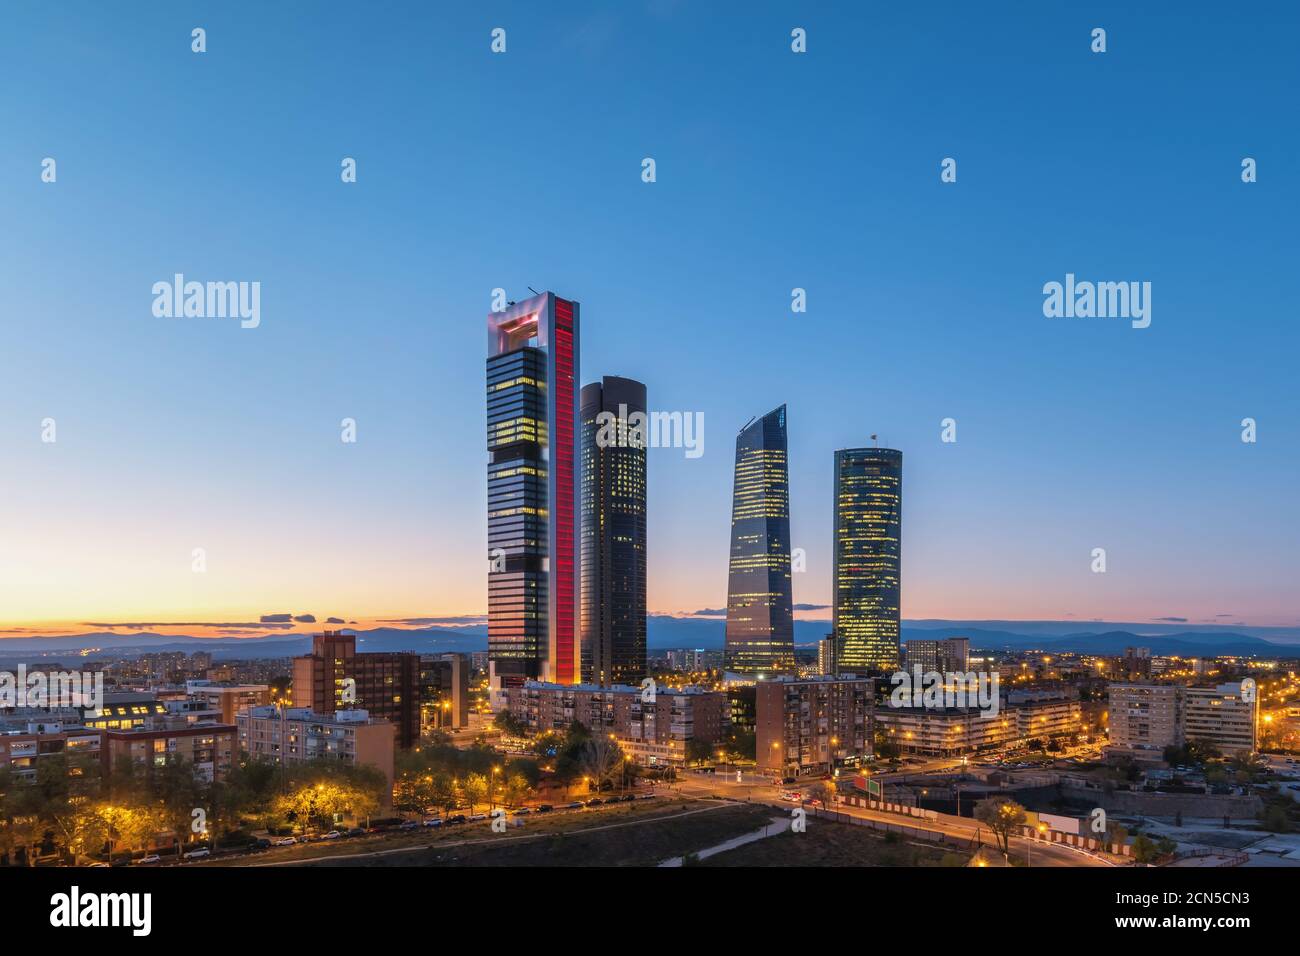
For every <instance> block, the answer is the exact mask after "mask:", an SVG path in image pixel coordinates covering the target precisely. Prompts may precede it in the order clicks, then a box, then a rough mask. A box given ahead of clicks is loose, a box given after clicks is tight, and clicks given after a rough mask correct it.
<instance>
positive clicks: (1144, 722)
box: [1106, 683, 1183, 762]
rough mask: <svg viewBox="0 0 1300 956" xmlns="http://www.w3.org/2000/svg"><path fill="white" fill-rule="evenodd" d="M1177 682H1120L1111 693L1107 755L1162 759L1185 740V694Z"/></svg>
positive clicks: (1112, 687)
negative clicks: (1183, 730)
mask: <svg viewBox="0 0 1300 956" xmlns="http://www.w3.org/2000/svg"><path fill="white" fill-rule="evenodd" d="M1182 690H1183V689H1182V688H1181V687H1179V686H1177V685H1176V684H1117V683H1112V684H1111V685H1110V686H1109V688H1108V693H1109V696H1110V718H1109V720H1110V743H1109V745H1108V746H1107V747H1106V755H1107V756H1108V757H1118V756H1123V757H1131V758H1132V759H1134V760H1144V761H1149V762H1159V761H1161V760H1163V759H1164V749H1165V748H1166V747H1170V746H1174V745H1176V744H1181V743H1182V742H1183V735H1182V724H1183V695H1182Z"/></svg>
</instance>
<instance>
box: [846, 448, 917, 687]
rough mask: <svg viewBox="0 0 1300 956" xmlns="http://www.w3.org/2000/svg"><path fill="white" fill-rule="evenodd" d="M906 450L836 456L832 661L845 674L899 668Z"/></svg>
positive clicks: (861, 450) (859, 450)
mask: <svg viewBox="0 0 1300 956" xmlns="http://www.w3.org/2000/svg"><path fill="white" fill-rule="evenodd" d="M902 511H903V453H902V452H900V451H895V450H894V449H892V448H845V449H842V450H840V451H837V452H836V453H835V525H834V560H833V569H832V581H831V587H832V589H833V600H834V612H833V613H834V628H835V631H834V633H835V660H836V665H837V666H838V667H839V669H840V670H841V671H848V672H861V671H871V670H875V671H884V670H893V669H895V668H897V667H898V636H899V634H898V625H899V621H898V605H899V590H900V581H901V577H902V560H903V559H902V554H903V539H902Z"/></svg>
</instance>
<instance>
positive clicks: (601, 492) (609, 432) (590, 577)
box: [579, 376, 646, 687]
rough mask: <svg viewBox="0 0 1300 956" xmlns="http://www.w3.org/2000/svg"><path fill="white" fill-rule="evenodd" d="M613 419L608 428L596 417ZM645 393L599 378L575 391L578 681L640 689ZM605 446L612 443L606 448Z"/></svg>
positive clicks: (612, 378)
mask: <svg viewBox="0 0 1300 956" xmlns="http://www.w3.org/2000/svg"><path fill="white" fill-rule="evenodd" d="M602 413H607V414H608V415H609V416H613V422H614V423H613V425H610V423H609V419H608V418H607V417H606V416H605V415H602ZM645 413H646V388H645V386H644V385H642V384H641V383H640V382H636V381H633V380H632V379H628V378H618V377H615V376H606V377H605V378H604V379H603V381H600V382H593V383H591V384H590V385H585V386H583V389H582V396H581V401H580V403H579V420H580V422H581V427H582V442H581V446H580V447H581V459H582V461H581V465H582V468H581V470H582V483H581V501H582V529H581V542H582V555H581V556H582V561H581V566H582V601H581V608H582V619H581V635H582V681H583V683H585V684H599V685H600V686H602V687H608V686H610V685H611V684H632V685H637V684H640V682H641V680H642V679H643V678H644V677H645V676H646V447H645V431H644V428H639V429H638V428H636V427H634V426H635V424H636V422H635V421H633V422H632V423H631V424H629V418H631V416H633V415H637V414H640V415H645ZM611 439H612V440H611Z"/></svg>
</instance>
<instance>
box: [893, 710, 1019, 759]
mask: <svg viewBox="0 0 1300 956" xmlns="http://www.w3.org/2000/svg"><path fill="white" fill-rule="evenodd" d="M876 727H877V728H878V729H879V731H880V732H881V733H883V734H885V735H886V736H887V738H888V739H889V741H890V742H891V743H893V744H895V745H897V746H898V747H899V748H900V749H901V750H902V751H903V752H904V753H914V754H925V755H928V756H936V757H949V756H954V755H956V754H964V753H971V752H973V751H977V750H989V749H994V748H999V747H1007V746H1010V745H1011V744H1013V743H1015V741H1016V740H1018V739H1019V735H1020V728H1019V720H1018V717H1017V715H1016V714H1015V713H1012V712H1009V711H1007V710H1005V709H1003V710H1001V711H1000V712H999V713H997V714H995V715H986V714H985V713H984V712H982V711H980V710H978V709H977V708H974V707H921V706H909V707H880V708H877V710H876Z"/></svg>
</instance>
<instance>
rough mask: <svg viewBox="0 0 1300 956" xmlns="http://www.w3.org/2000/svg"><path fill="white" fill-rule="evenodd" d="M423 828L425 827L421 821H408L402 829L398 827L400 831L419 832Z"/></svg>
mask: <svg viewBox="0 0 1300 956" xmlns="http://www.w3.org/2000/svg"><path fill="white" fill-rule="evenodd" d="M421 826H423V824H422V823H421V822H420V821H419V820H407V821H406V822H405V823H403V824H402V825H401V826H400V827H398V829H399V830H418V829H420V827H421Z"/></svg>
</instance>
